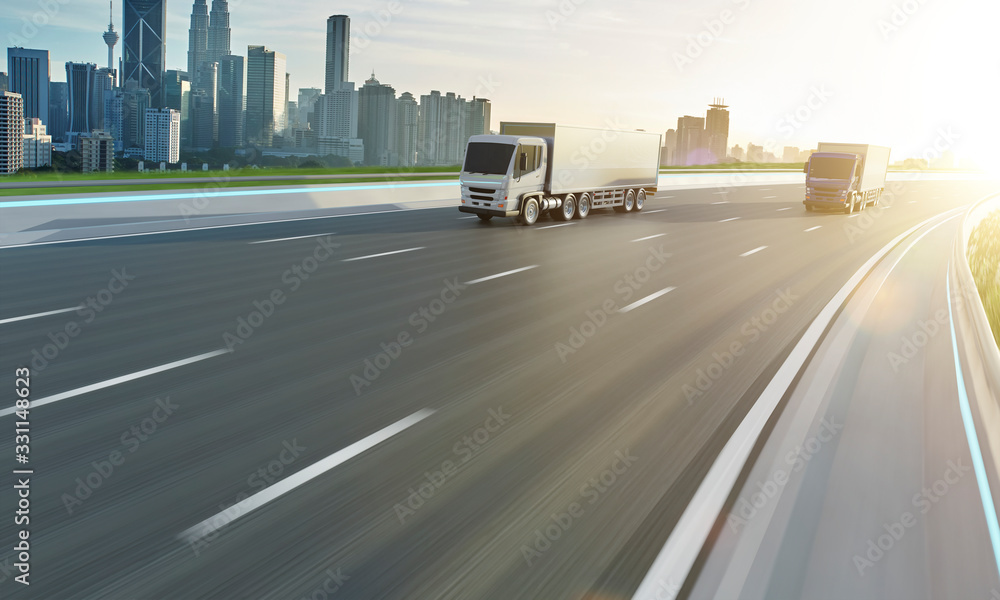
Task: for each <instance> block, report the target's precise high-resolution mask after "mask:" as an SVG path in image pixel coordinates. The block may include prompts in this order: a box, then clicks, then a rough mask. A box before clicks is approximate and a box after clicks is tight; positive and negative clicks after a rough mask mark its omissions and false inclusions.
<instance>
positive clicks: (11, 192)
mask: <svg viewBox="0 0 1000 600" xmlns="http://www.w3.org/2000/svg"><path fill="white" fill-rule="evenodd" d="M455 178H456V177H455V175H432V176H425V177H393V178H391V179H387V178H385V177H360V178H354V179H337V178H331V179H289V180H282V181H252V180H239V179H236V180H233V179H229V180H219V181H207V182H205V183H203V184H201V183H169V182H165V181H156V182H150V183H148V184H144V183H143V184H126V185H91V186H86V187H60V188H51V187H49V188H13V189H0V198H3V197H10V196H52V195H58V196H64V195H68V194H101V193H108V192H154V191H159V190H204V191H214V190H216V189H223V188H242V187H279V186H303V185H324V184H331V183H387V182H389V183H398V182H401V181H439V180H454V179H455ZM0 202H2V201H0Z"/></svg>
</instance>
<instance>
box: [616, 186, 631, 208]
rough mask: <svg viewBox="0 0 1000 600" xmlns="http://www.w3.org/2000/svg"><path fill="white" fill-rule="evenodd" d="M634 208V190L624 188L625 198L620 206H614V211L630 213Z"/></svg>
mask: <svg viewBox="0 0 1000 600" xmlns="http://www.w3.org/2000/svg"><path fill="white" fill-rule="evenodd" d="M634 208H635V192H633V191H632V190H625V200H624V201H622V205H621V206H616V207H615V211H616V212H620V213H630V212H632V209H634Z"/></svg>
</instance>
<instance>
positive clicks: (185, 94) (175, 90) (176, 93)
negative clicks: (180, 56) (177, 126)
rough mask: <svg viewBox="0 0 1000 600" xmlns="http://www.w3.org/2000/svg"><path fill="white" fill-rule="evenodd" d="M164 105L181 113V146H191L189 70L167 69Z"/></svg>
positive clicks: (164, 83)
mask: <svg viewBox="0 0 1000 600" xmlns="http://www.w3.org/2000/svg"><path fill="white" fill-rule="evenodd" d="M163 107H164V108H172V109H174V110H176V111H177V112H179V113H180V114H181V148H190V147H191V112H190V109H191V79H190V76H189V75H188V72H187V71H179V70H170V71H167V73H166V76H165V77H164V79H163Z"/></svg>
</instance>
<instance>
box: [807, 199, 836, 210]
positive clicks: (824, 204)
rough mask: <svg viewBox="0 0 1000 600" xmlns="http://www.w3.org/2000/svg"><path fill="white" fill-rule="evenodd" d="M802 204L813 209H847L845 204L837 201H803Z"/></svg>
mask: <svg viewBox="0 0 1000 600" xmlns="http://www.w3.org/2000/svg"><path fill="white" fill-rule="evenodd" d="M802 204H804V205H806V206H811V207H813V208H832V209H838V210H843V209H844V208H846V207H847V202H841V201H839V200H803V201H802Z"/></svg>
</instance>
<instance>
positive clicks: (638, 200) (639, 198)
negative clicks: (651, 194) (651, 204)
mask: <svg viewBox="0 0 1000 600" xmlns="http://www.w3.org/2000/svg"><path fill="white" fill-rule="evenodd" d="M645 204H646V190H642V189H640V190H639V191H637V192H636V193H635V212H639V211H640V210H642V207H643V206H644V205H645Z"/></svg>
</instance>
